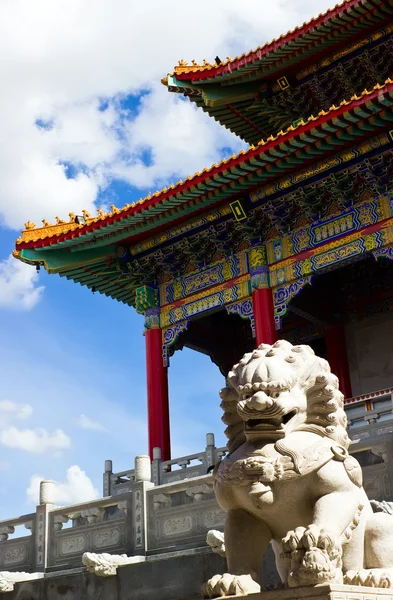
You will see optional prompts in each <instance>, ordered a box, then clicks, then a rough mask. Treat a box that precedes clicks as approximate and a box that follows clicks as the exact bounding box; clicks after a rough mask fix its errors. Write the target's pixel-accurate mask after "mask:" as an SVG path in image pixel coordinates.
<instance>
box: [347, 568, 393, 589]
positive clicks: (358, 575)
mask: <svg viewBox="0 0 393 600" xmlns="http://www.w3.org/2000/svg"><path fill="white" fill-rule="evenodd" d="M344 583H346V584H347V585H363V586H365V587H380V588H393V569H361V570H360V571H347V573H346V574H345V576H344Z"/></svg>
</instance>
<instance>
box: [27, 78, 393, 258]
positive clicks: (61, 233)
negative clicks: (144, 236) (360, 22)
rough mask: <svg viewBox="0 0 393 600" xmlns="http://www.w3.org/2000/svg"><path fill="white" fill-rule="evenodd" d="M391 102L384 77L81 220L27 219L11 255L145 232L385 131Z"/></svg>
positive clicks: (390, 84)
mask: <svg viewBox="0 0 393 600" xmlns="http://www.w3.org/2000/svg"><path fill="white" fill-rule="evenodd" d="M392 106H393V81H392V80H391V79H388V80H387V81H386V82H385V84H384V85H383V86H380V85H377V86H375V87H374V88H373V90H371V91H367V90H365V91H364V92H363V94H362V95H360V96H354V97H352V98H351V99H350V100H348V101H343V102H342V103H341V104H340V105H339V106H332V107H331V109H330V110H329V111H326V112H325V111H321V112H320V113H319V114H318V115H317V116H311V117H310V118H309V119H308V120H307V121H306V122H303V121H301V122H299V123H298V125H297V126H296V127H294V126H291V127H289V128H288V129H287V130H286V131H284V132H283V131H281V132H279V134H278V135H276V136H271V137H270V138H268V139H267V140H266V141H265V140H262V141H261V142H259V144H258V145H257V146H251V147H250V148H249V150H247V151H244V150H242V151H241V152H240V153H239V154H238V155H237V156H235V155H233V156H231V157H230V158H229V159H226V160H222V161H221V162H220V163H219V164H214V165H212V167H210V168H206V169H204V170H203V171H202V172H198V173H196V174H195V175H194V176H192V177H187V179H186V180H185V181H179V182H178V183H176V184H175V185H170V186H169V187H168V188H164V189H162V190H161V191H157V192H155V193H154V194H153V195H148V196H147V197H146V198H144V199H143V200H139V201H138V202H137V203H135V204H127V205H126V206H125V207H124V208H123V209H118V208H115V207H113V210H112V212H111V213H109V214H103V213H102V212H101V211H100V214H99V215H98V216H97V217H94V218H93V217H90V216H88V215H86V217H87V218H86V221H87V222H86V224H85V225H78V224H77V223H75V221H71V222H68V223H65V222H64V221H61V220H60V219H59V218H57V220H58V223H57V224H55V225H50V224H49V223H47V222H45V225H44V227H41V228H35V227H33V225H34V224H32V223H28V224H27V228H26V230H25V231H23V232H22V235H21V237H20V238H19V239H18V240H17V243H16V250H17V257H18V258H21V259H22V260H23V255H20V254H19V251H21V250H23V249H29V248H30V249H36V250H40V249H45V250H51V249H60V248H64V249H66V248H69V249H71V250H80V249H83V248H84V247H88V246H93V245H94V247H95V248H96V247H99V246H102V245H109V244H112V243H116V242H118V241H119V240H120V239H126V238H127V239H129V238H132V237H133V236H136V235H139V234H141V233H145V232H146V233H151V231H152V230H154V229H157V228H159V227H160V226H164V225H165V226H166V225H167V224H168V223H171V222H173V221H176V220H178V219H179V218H182V216H184V215H185V214H188V215H190V213H193V214H196V213H198V212H200V211H201V209H205V208H206V207H207V206H209V207H211V205H212V204H217V203H220V202H223V201H225V200H227V201H228V199H230V198H232V197H233V196H234V195H236V196H237V197H241V195H242V194H243V195H244V194H245V193H247V191H248V190H250V189H252V188H255V186H256V185H258V184H259V183H264V182H268V181H271V180H272V179H274V178H277V176H280V175H282V174H284V173H288V172H291V171H293V170H294V169H296V168H299V166H300V165H301V166H307V164H308V162H309V161H310V160H314V161H315V159H316V158H318V159H320V158H321V157H323V156H326V155H328V154H329V153H331V152H334V151H337V149H339V148H340V149H341V148H342V147H343V145H344V146H345V145H349V144H351V143H352V144H353V143H354V142H356V141H359V140H361V139H363V138H365V137H369V136H371V135H373V133H375V132H378V131H381V129H383V130H388V131H389V130H390V129H391V128H393V111H392V108H391V107H392ZM391 124H392V125H391ZM38 254H39V253H38ZM38 260H39V257H38V255H37V261H38ZM27 262H31V261H27Z"/></svg>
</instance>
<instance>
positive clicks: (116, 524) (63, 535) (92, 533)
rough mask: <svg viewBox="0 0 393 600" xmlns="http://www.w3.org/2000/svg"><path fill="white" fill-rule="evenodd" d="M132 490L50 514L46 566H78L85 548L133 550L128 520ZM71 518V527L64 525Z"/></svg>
mask: <svg viewBox="0 0 393 600" xmlns="http://www.w3.org/2000/svg"><path fill="white" fill-rule="evenodd" d="M131 497H132V494H128V495H123V496H122V498H121V500H117V499H116V498H103V499H102V500H96V501H94V502H88V503H84V504H79V505H75V506H69V507H66V508H56V509H54V510H52V511H51V512H50V514H49V552H48V568H53V567H55V568H62V567H63V568H68V567H70V566H80V565H81V560H82V555H83V553H84V552H97V553H102V552H109V553H112V554H123V553H132V547H131V546H132V543H131V539H130V537H131V536H130V534H129V532H130V529H131V528H130V526H129V521H130V518H131ZM69 521H72V527H68V528H65V529H63V526H64V524H65V523H67V522H69Z"/></svg>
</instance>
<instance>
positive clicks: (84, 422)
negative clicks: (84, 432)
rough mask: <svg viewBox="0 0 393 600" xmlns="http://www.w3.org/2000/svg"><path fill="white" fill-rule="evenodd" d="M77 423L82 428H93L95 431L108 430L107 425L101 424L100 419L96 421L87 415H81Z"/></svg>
mask: <svg viewBox="0 0 393 600" xmlns="http://www.w3.org/2000/svg"><path fill="white" fill-rule="evenodd" d="M76 423H77V425H78V427H80V428H81V429H92V430H94V431H106V429H105V427H104V426H103V425H101V423H99V422H98V421H94V420H93V419H90V417H87V416H86V415H81V416H80V417H79V419H78V420H77V422H76Z"/></svg>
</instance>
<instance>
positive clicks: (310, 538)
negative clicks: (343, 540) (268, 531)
mask: <svg viewBox="0 0 393 600" xmlns="http://www.w3.org/2000/svg"><path fill="white" fill-rule="evenodd" d="M335 545H336V541H335V539H334V536H333V535H332V534H330V533H329V532H328V531H326V530H325V529H320V528H319V527H318V525H314V524H312V525H310V526H309V527H307V528H305V527H297V528H296V529H295V530H294V531H289V532H288V533H287V535H286V536H285V538H284V539H283V540H282V547H283V552H293V551H294V550H299V549H304V550H310V548H321V549H322V550H327V551H328V552H329V551H330V550H331V549H332V548H334V547H335Z"/></svg>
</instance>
